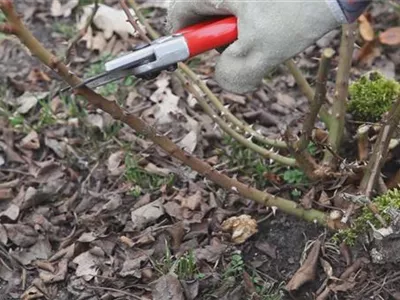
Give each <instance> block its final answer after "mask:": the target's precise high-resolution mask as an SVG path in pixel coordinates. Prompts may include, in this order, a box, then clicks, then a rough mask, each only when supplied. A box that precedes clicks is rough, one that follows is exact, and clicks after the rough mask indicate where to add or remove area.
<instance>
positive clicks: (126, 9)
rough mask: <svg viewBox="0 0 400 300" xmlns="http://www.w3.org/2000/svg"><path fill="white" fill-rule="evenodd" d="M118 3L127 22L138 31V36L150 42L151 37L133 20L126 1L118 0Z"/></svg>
mask: <svg viewBox="0 0 400 300" xmlns="http://www.w3.org/2000/svg"><path fill="white" fill-rule="evenodd" d="M119 4H120V5H121V7H122V9H123V10H124V12H125V15H126V17H127V18H128V22H129V23H130V24H131V25H132V27H133V28H134V29H135V30H136V31H137V33H139V36H140V38H141V39H142V40H143V41H145V42H146V43H149V44H150V43H151V39H150V38H149V37H148V36H147V35H146V33H145V32H144V31H143V30H142V28H141V27H140V26H139V25H138V23H137V20H135V19H134V18H133V16H132V14H131V12H130V10H129V7H128V5H127V3H126V0H120V1H119Z"/></svg>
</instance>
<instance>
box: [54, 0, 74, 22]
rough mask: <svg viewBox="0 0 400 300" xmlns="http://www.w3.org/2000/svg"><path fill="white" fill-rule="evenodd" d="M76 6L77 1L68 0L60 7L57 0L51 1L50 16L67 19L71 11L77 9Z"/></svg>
mask: <svg viewBox="0 0 400 300" xmlns="http://www.w3.org/2000/svg"><path fill="white" fill-rule="evenodd" d="M78 4H79V0H68V1H66V2H65V4H64V5H62V4H61V3H60V1H59V0H53V2H52V3H51V15H52V16H53V17H61V16H63V17H64V18H66V17H69V16H70V15H71V13H72V10H73V9H74V8H75V7H77V6H78Z"/></svg>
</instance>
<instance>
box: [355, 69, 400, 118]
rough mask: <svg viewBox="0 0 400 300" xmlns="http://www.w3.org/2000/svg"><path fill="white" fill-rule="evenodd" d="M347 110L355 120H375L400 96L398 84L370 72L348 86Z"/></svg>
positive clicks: (377, 73) (399, 85)
mask: <svg viewBox="0 0 400 300" xmlns="http://www.w3.org/2000/svg"><path fill="white" fill-rule="evenodd" d="M349 95H350V102H349V112H350V113H351V114H352V115H353V116H354V118H355V119H356V120H357V121H363V122H376V121H378V120H379V119H380V118H381V116H382V114H384V113H385V112H387V111H388V110H389V109H390V106H391V105H392V103H393V101H395V100H396V99H397V97H399V96H400V84H399V83H398V82H396V81H394V80H390V79H387V78H385V77H384V76H383V75H382V74H380V73H379V72H371V73H368V74H366V75H364V76H363V77H361V78H360V79H359V80H358V81H356V82H354V83H353V84H351V85H350V87H349Z"/></svg>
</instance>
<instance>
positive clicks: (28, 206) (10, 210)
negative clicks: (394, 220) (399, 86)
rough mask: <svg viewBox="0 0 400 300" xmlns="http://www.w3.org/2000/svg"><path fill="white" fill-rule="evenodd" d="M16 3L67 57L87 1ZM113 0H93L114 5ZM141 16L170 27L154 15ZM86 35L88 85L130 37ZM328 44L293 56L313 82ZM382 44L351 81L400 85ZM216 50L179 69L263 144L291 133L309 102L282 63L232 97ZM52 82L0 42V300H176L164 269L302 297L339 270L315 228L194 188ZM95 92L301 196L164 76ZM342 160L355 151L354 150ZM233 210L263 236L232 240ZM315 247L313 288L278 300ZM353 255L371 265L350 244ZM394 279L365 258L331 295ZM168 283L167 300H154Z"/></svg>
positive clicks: (395, 62)
mask: <svg viewBox="0 0 400 300" xmlns="http://www.w3.org/2000/svg"><path fill="white" fill-rule="evenodd" d="M14 2H15V4H16V6H17V9H18V11H19V12H20V13H21V14H22V16H23V19H24V21H25V22H26V23H27V24H28V26H29V28H30V29H31V30H32V31H33V33H34V34H35V36H36V37H37V38H38V39H39V40H40V41H41V42H42V43H43V44H44V45H45V46H46V47H47V48H48V49H51V50H52V51H53V52H54V53H56V54H57V55H59V56H60V57H63V56H64V54H65V53H66V49H67V47H68V41H69V40H71V39H72V37H74V36H75V35H76V33H77V30H76V24H77V20H79V18H80V16H81V15H82V12H83V4H86V3H84V2H88V1H80V2H81V3H80V5H78V6H77V7H74V9H73V10H72V12H71V14H66V15H60V16H59V14H60V13H59V12H60V10H59V8H58V7H57V6H55V2H57V1H51V0H40V1H30V0H19V1H14ZM71 2H73V1H71ZM117 2H118V1H112V0H109V1H107V0H105V1H103V3H104V4H106V5H110V6H112V7H115V8H117V9H119V6H118V3H117ZM148 2H151V1H148ZM65 3H67V1H64V2H63V1H61V4H65ZM146 3H147V2H146V1H145V2H144V4H146ZM62 12H65V11H62ZM144 12H145V13H146V16H147V17H148V18H149V20H151V24H152V25H153V26H154V27H155V28H156V29H157V30H159V31H161V32H164V33H165V28H164V26H163V24H164V21H165V10H164V9H163V8H162V7H156V8H155V9H152V8H144ZM370 15H371V16H372V17H373V20H374V22H375V23H374V26H375V29H376V30H383V29H385V28H388V27H390V26H393V24H396V22H397V24H398V22H399V17H398V15H397V14H396V13H395V12H393V10H392V8H391V6H390V5H389V4H388V3H383V4H382V3H377V4H375V5H374V6H373V8H372V9H371V11H370ZM1 18H2V16H0V20H2V19H1ZM91 30H92V31H91V32H90V37H89V38H88V36H89V35H86V38H85V41H83V42H80V43H79V44H78V45H77V47H76V49H74V50H73V51H72V52H71V57H70V58H71V59H70V66H71V68H72V69H73V70H74V72H75V73H77V74H78V75H81V76H84V77H88V76H93V75H95V74H98V73H99V72H101V71H102V70H103V63H104V62H105V61H106V60H107V59H108V58H110V57H112V56H115V55H117V54H118V53H120V52H122V51H126V50H129V49H131V48H132V47H133V46H134V45H137V44H138V43H140V41H139V39H138V37H132V36H127V35H126V36H124V34H123V33H122V37H121V35H117V34H112V36H110V37H107V36H106V34H105V33H104V32H103V30H101V29H100V28H96V27H93V28H92V29H91ZM339 38H340V31H339V30H336V31H334V32H331V33H329V34H328V35H326V36H325V37H324V38H322V39H321V40H319V41H318V42H317V43H316V44H315V45H313V46H311V47H309V48H308V49H306V50H305V51H304V52H303V53H301V54H299V55H298V56H297V57H296V58H295V59H296V62H297V64H298V66H300V68H301V69H302V71H303V72H304V74H306V76H307V77H306V78H307V79H308V80H309V82H310V83H312V84H313V85H314V78H315V74H316V71H317V68H318V60H317V58H318V57H319V56H320V51H321V49H322V48H325V47H332V48H333V49H335V50H338V46H339ZM378 48H379V51H380V53H379V54H376V52H375V54H374V53H369V54H368V55H366V56H367V57H365V55H364V56H363V57H362V58H361V60H359V61H358V62H356V60H355V63H354V67H353V69H352V79H355V78H358V77H359V76H360V75H361V74H363V73H365V72H367V71H369V70H371V69H378V70H380V71H381V72H382V73H384V74H385V75H386V76H388V77H391V78H394V79H396V80H399V78H400V73H399V68H400V63H399V62H400V51H399V49H398V48H396V47H378ZM357 53H359V50H357V51H356V55H357ZM217 56H218V54H217V53H214V52H212V53H208V54H206V55H203V56H201V57H199V58H196V59H193V60H192V61H190V62H189V65H190V66H191V67H192V68H193V70H195V71H196V73H198V74H200V75H201V77H202V78H203V79H208V81H207V84H208V85H209V87H211V88H212V90H213V91H214V92H215V93H216V94H217V95H219V96H220V98H221V99H223V101H224V104H227V105H229V109H230V110H231V112H233V113H234V114H235V115H236V116H238V117H239V118H243V119H245V120H246V121H247V122H249V123H250V124H254V126H255V128H256V129H259V130H260V132H262V133H263V134H265V135H267V136H270V137H279V136H280V133H281V130H282V128H284V127H285V126H286V125H288V124H290V126H292V127H293V128H295V129H298V128H300V127H299V126H300V124H301V121H302V117H303V116H304V114H305V112H307V110H308V104H307V103H308V102H307V99H306V97H305V96H303V95H302V93H301V91H300V90H299V88H298V86H297V85H296V82H295V80H294V78H293V76H292V75H290V73H289V72H288V71H287V69H286V68H285V67H284V66H279V67H277V68H276V69H275V70H274V71H273V72H272V73H271V74H269V75H268V77H267V78H266V79H265V82H264V84H263V87H262V88H260V89H259V90H258V91H257V92H255V93H252V94H249V95H246V96H237V95H233V94H230V93H227V92H224V91H221V89H220V88H219V87H218V85H217V84H216V83H215V82H214V81H213V79H212V74H213V66H214V62H215V58H216V57H217ZM333 65H334V67H336V66H337V60H335V61H334V62H333ZM333 69H334V68H333ZM334 75H335V74H334V72H332V74H331V75H330V79H329V81H328V89H329V90H330V91H331V90H332V89H333V87H334V82H333V81H332V80H333V79H334ZM60 87H64V85H63V84H62V83H61V82H60V81H59V80H58V78H57V76H56V75H55V74H53V73H52V72H51V71H49V70H48V69H47V68H46V67H44V66H42V65H41V64H40V63H39V62H38V61H37V60H36V59H35V58H34V57H31V56H30V55H29V53H28V52H27V51H26V49H25V48H24V47H23V46H22V45H21V44H20V43H19V42H18V41H17V40H16V39H15V38H12V37H6V36H5V35H1V34H0V99H1V102H0V133H1V136H0V200H1V201H0V211H1V213H0V242H1V243H0V258H1V260H0V291H1V294H2V296H1V297H0V298H1V299H17V298H20V297H22V298H23V299H36V297H37V298H40V297H44V298H46V299H152V298H151V295H152V294H151V291H152V292H153V299H180V298H174V295H175V296H176V295H177V294H179V293H178V292H176V291H175V288H176V289H178V287H177V283H176V278H175V277H173V276H170V275H169V274H171V273H175V274H177V275H178V276H179V279H180V281H181V285H182V286H183V288H184V290H185V295H186V298H187V299H218V298H222V299H265V300H267V299H286V298H287V299H313V298H314V297H315V295H316V293H317V292H318V290H319V289H320V288H321V286H322V288H323V285H324V283H326V279H327V277H328V276H331V277H334V276H336V277H339V276H340V274H341V273H342V272H343V271H344V270H345V269H346V267H347V266H348V264H347V265H346V255H345V253H349V252H348V251H347V250H345V249H344V248H343V247H339V246H338V245H336V244H334V243H333V242H331V241H330V237H331V236H332V234H331V232H328V231H327V230H326V229H325V228H322V227H320V226H318V225H316V224H313V223H307V222H305V221H302V220H300V219H297V218H295V217H292V216H288V215H285V214H283V213H281V212H280V211H279V210H278V211H277V212H275V211H273V210H268V209H266V208H265V207H261V206H259V205H256V204H254V203H252V202H251V201H249V200H246V199H243V198H242V197H240V196H238V195H237V194H236V193H234V191H224V190H222V189H220V188H219V187H217V186H215V185H214V184H212V183H211V182H208V181H205V180H203V178H202V177H201V176H198V175H197V174H196V173H193V172H192V171H191V170H190V169H188V168H186V167H183V166H181V165H180V164H179V163H178V162H177V161H175V160H172V159H170V158H169V157H168V155H166V154H165V153H164V152H162V151H161V150H160V149H158V148H157V147H156V146H154V145H153V144H151V143H150V142H149V141H146V140H144V139H143V136H140V135H137V134H136V133H135V132H134V131H133V130H132V129H130V128H128V127H126V126H124V125H122V124H120V123H118V122H115V121H113V120H112V119H111V118H110V117H109V116H108V115H106V114H104V113H102V112H101V111H99V110H97V109H95V108H93V107H88V106H87V105H86V103H85V101H84V100H83V99H81V98H79V97H77V96H74V95H70V94H57V93H56V92H57V91H58V89H59V88H60ZM99 91H100V92H101V93H102V94H103V95H105V96H107V97H108V98H109V99H114V100H116V101H118V103H120V104H121V105H123V106H124V107H125V108H126V109H127V110H129V111H131V112H134V113H136V114H138V115H140V116H141V117H142V119H144V120H145V121H147V122H149V123H152V124H154V125H156V126H157V128H158V129H159V131H160V132H162V133H164V134H168V136H169V137H171V138H172V139H173V140H174V141H176V142H178V143H180V145H181V146H182V147H186V148H187V149H188V150H190V151H193V153H194V154H195V155H196V156H198V157H201V158H204V159H206V160H207V161H208V162H209V163H210V164H212V165H214V167H215V168H216V169H218V170H220V171H223V172H225V173H226V174H228V175H231V176H237V177H238V178H239V179H241V180H242V181H244V182H246V183H249V184H252V185H255V186H257V187H258V188H260V189H265V190H267V191H269V192H271V193H274V194H276V195H279V196H282V197H286V198H290V199H293V200H295V201H298V200H299V198H301V197H302V196H303V195H304V194H305V193H306V192H307V191H308V190H309V188H310V186H309V184H308V182H307V180H306V179H305V177H304V174H302V173H301V172H300V171H299V170H297V169H293V168H283V167H279V165H277V164H274V163H271V162H270V161H267V160H264V159H260V158H259V157H258V156H257V155H256V154H253V153H251V152H250V151H249V150H247V149H245V148H243V147H242V146H240V145H238V144H237V143H236V142H234V141H232V140H231V139H230V138H227V137H225V136H224V134H223V133H222V131H220V130H219V129H218V128H217V127H215V126H214V124H212V122H211V119H210V118H209V117H208V116H207V115H205V114H204V113H203V112H202V110H201V109H200V108H199V107H198V106H197V105H195V103H194V101H193V99H192V98H191V97H190V96H188V95H187V94H186V93H185V91H184V89H183V87H182V85H181V84H180V83H179V82H178V81H176V79H174V78H173V77H171V76H170V75H168V74H161V75H160V76H159V77H157V78H156V79H154V80H150V81H144V80H135V79H127V80H125V81H124V82H123V83H112V84H108V85H107V86H105V87H102V88H101V89H100V90H99ZM37 99H39V101H38V100H37ZM315 151H316V152H318V151H319V150H318V148H317V149H315ZM344 151H347V153H348V155H349V156H351V155H353V154H354V153H352V149H351V147H349V148H348V149H345V150H344ZM332 186H334V184H333V185H332ZM243 214H247V215H250V216H252V217H253V218H254V219H255V220H257V222H258V232H257V233H256V234H255V235H254V236H252V237H251V238H250V239H248V240H247V241H246V242H245V243H243V244H241V245H235V244H233V243H231V242H230V239H229V234H226V233H223V232H221V230H220V227H221V223H222V221H223V220H225V219H226V218H228V217H230V216H240V215H243ZM318 238H319V239H322V240H324V242H325V248H324V249H325V253H323V255H322V257H321V258H323V261H324V262H325V263H323V262H321V263H320V264H319V267H318V272H317V276H316V278H315V279H314V280H313V281H312V282H311V283H309V284H307V285H304V286H302V288H301V289H300V291H298V292H297V293H295V294H289V293H288V292H286V290H285V288H284V287H285V284H286V283H288V282H289V280H290V279H291V278H292V277H293V275H294V274H295V273H296V271H297V270H298V269H299V267H300V265H301V263H302V262H304V259H305V254H306V253H308V252H307V251H308V250H309V249H310V247H311V246H312V244H311V243H310V242H311V241H315V240H316V239H318ZM306 250H307V251H306ZM352 256H353V260H357V259H361V258H366V259H368V258H369V254H368V252H367V251H365V249H363V248H362V247H360V246H356V247H354V248H352ZM330 268H331V271H332V272H331V273H330V272H329V270H330ZM396 270H397V271H396ZM398 270H399V266H398V265H395V264H392V265H383V266H381V265H375V264H372V263H365V266H364V268H362V269H361V270H360V271H359V273H358V274H357V277H354V278H356V279H354V280H355V282H354V284H353V285H351V287H349V286H347V287H344V288H343V289H342V290H338V294H337V295H334V294H333V293H332V294H331V295H330V297H332V299H400V296H399V295H400V289H399V286H400V274H399V272H398ZM172 271H173V272H172ZM248 278H250V280H248ZM157 279H158V281H156V280H157ZM165 285H168V286H169V287H168V288H167V289H166V288H165ZM163 286H164V288H163ZM167 290H168V291H169V292H170V293H171V295H172V296H170V298H167V296H166V295H165V294H164V296H161V297H160V296H157V293H163V292H164V293H165V292H166V291H167ZM174 293H176V294H174ZM251 295H252V296H251ZM335 297H336V298H335Z"/></svg>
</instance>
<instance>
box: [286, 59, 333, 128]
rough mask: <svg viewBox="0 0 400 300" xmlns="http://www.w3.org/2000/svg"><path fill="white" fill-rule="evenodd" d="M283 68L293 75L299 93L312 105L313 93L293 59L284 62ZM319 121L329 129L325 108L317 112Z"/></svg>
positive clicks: (327, 114)
mask: <svg viewBox="0 0 400 300" xmlns="http://www.w3.org/2000/svg"><path fill="white" fill-rule="evenodd" d="M285 66H286V67H287V68H288V70H289V72H290V73H291V74H292V75H293V77H294V80H295V81H296V83H297V85H298V86H299V88H300V90H301V92H302V93H303V94H304V95H305V96H306V98H307V99H308V103H309V104H310V105H312V104H313V101H314V96H315V93H314V91H313V89H312V88H311V86H310V85H309V83H308V82H307V80H306V78H305V77H304V75H303V74H302V72H301V70H300V68H299V67H298V66H297V65H296V63H295V62H294V61H293V59H289V60H287V61H286V62H285ZM319 115H320V117H321V120H322V121H323V122H324V123H325V125H326V127H327V128H329V126H330V120H331V116H330V115H329V112H328V110H327V108H326V107H324V106H323V107H321V110H320V112H319Z"/></svg>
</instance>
